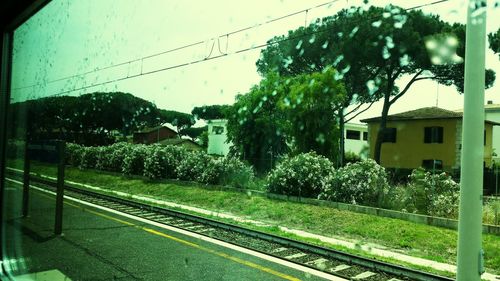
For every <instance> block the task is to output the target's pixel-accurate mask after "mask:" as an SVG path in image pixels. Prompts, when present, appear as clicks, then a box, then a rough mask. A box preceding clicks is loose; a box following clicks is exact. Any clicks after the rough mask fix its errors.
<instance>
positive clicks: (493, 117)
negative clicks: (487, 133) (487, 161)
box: [485, 108, 500, 163]
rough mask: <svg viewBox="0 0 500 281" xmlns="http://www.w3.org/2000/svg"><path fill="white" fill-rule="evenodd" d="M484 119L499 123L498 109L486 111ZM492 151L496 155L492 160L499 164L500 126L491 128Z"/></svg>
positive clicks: (499, 111)
mask: <svg viewBox="0 0 500 281" xmlns="http://www.w3.org/2000/svg"><path fill="white" fill-rule="evenodd" d="M485 119H486V120H490V121H494V122H498V123H500V108H498V109H496V110H486V117H485ZM493 149H494V151H495V153H496V154H497V156H496V157H493V159H494V160H495V162H496V163H500V126H493Z"/></svg>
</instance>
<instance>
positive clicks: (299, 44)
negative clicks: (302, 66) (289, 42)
mask: <svg viewBox="0 0 500 281" xmlns="http://www.w3.org/2000/svg"><path fill="white" fill-rule="evenodd" d="M300 47H302V40H299V43H297V45H296V46H295V49H297V50H298V49H300Z"/></svg>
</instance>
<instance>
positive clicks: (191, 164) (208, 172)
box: [175, 152, 218, 183]
mask: <svg viewBox="0 0 500 281" xmlns="http://www.w3.org/2000/svg"><path fill="white" fill-rule="evenodd" d="M214 162H215V160H214V159H213V158H212V157H211V156H209V155H207V154H206V153H203V152H191V153H187V154H186V155H185V157H183V158H182V160H181V161H180V162H179V164H178V165H177V167H176V168H175V173H176V175H177V178H178V179H180V180H187V181H200V182H203V183H212V181H213V177H214V176H215V175H216V174H217V171H216V169H218V168H217V166H218V165H216V164H215V163H214ZM203 173H205V175H203Z"/></svg>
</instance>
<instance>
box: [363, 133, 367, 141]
mask: <svg viewBox="0 0 500 281" xmlns="http://www.w3.org/2000/svg"><path fill="white" fill-rule="evenodd" d="M363 140H365V141H367V140H368V132H363Z"/></svg>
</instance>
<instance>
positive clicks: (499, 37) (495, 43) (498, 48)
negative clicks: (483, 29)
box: [488, 29, 500, 58]
mask: <svg viewBox="0 0 500 281" xmlns="http://www.w3.org/2000/svg"><path fill="white" fill-rule="evenodd" d="M488 40H489V42H490V48H491V49H492V50H493V52H495V54H499V58H500V29H498V30H497V32H496V33H490V34H488Z"/></svg>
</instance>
